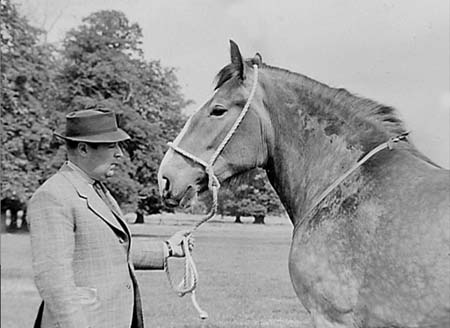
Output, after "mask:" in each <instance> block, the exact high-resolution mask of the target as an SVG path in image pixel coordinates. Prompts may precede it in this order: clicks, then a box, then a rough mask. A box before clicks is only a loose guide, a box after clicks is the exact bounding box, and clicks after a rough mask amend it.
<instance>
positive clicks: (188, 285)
mask: <svg viewBox="0 0 450 328" xmlns="http://www.w3.org/2000/svg"><path fill="white" fill-rule="evenodd" d="M253 69H254V78H253V85H252V89H251V91H250V95H249V97H248V99H247V102H246V104H245V106H244V108H243V109H242V111H241V113H240V114H239V116H238V117H237V119H236V121H235V122H234V124H233V126H232V127H231V129H230V131H228V134H227V135H226V136H225V138H224V139H223V140H222V142H221V143H220V145H219V147H217V149H216V151H215V152H214V154H213V155H212V157H211V159H210V160H209V162H205V161H204V160H202V159H201V158H199V157H197V156H195V155H193V154H191V153H189V152H187V151H185V150H184V149H182V148H180V147H178V143H179V141H180V140H181V139H182V137H183V136H184V134H185V133H186V131H187V128H188V126H189V124H190V121H191V118H192V116H191V117H190V118H189V119H188V121H187V122H186V124H185V126H184V127H183V129H182V130H181V132H180V134H179V135H178V136H177V137H176V138H175V141H174V142H173V143H172V142H169V143H168V145H169V147H170V148H171V149H172V150H174V151H176V152H178V153H179V154H181V155H183V156H184V157H187V158H189V159H190V160H192V161H194V162H195V163H197V164H200V165H201V166H203V167H204V168H205V172H206V174H207V175H208V189H209V190H210V191H211V192H212V195H213V202H212V206H211V210H210V211H209V213H208V214H207V216H206V217H204V218H203V219H202V220H200V221H199V222H197V223H196V224H195V225H194V227H193V228H192V229H191V230H190V232H189V234H188V236H190V235H192V234H193V233H194V232H195V231H196V230H197V229H198V228H199V227H200V226H201V225H202V224H203V223H205V222H207V221H208V220H210V219H211V218H212V217H214V216H215V214H216V212H217V203H218V193H219V188H220V183H219V179H218V178H217V177H216V175H215V174H214V169H213V166H214V163H215V162H216V160H217V158H218V157H219V155H220V153H221V152H222V151H223V149H224V148H225V146H226V145H227V143H228V142H229V141H230V139H231V137H232V136H233V135H234V133H235V132H236V130H237V128H238V127H239V125H240V124H241V122H242V120H243V119H244V116H245V114H246V113H247V112H248V110H249V108H250V104H251V101H252V99H253V97H254V95H255V92H256V86H257V83H258V65H253ZM202 107H203V106H202ZM202 107H200V108H202ZM181 246H182V247H183V250H184V254H185V268H184V277H183V280H182V281H181V282H180V283H179V284H178V286H175V284H174V282H173V280H172V277H171V276H170V272H169V263H168V258H166V259H165V260H164V271H165V272H166V275H167V279H168V280H169V284H170V286H171V287H172V289H173V290H174V291H175V292H176V293H177V294H178V296H180V297H183V296H184V295H186V294H188V293H190V294H191V301H192V304H193V305H194V307H195V309H196V310H197V311H198V313H199V315H200V318H201V319H207V318H208V313H206V311H204V310H202V308H201V307H200V306H199V304H198V302H197V299H196V297H195V289H196V288H197V284H198V272H197V268H196V266H195V263H194V259H193V258H192V255H191V252H190V251H189V245H188V240H187V237H185V238H184V239H183V241H182V243H181Z"/></svg>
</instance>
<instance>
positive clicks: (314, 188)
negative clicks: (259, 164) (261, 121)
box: [268, 88, 362, 225]
mask: <svg viewBox="0 0 450 328" xmlns="http://www.w3.org/2000/svg"><path fill="white" fill-rule="evenodd" d="M284 90H286V88H284ZM273 96H274V97H275V98H276V97H280V98H279V99H272V100H273V104H272V105H273V106H272V108H271V110H270V115H271V121H272V125H273V128H274V131H275V140H274V145H273V147H272V148H273V153H272V154H271V162H270V163H269V165H268V176H269V179H270V180H271V182H272V184H273V186H274V188H275V190H276V191H277V193H278V195H279V196H280V199H281V201H282V203H283V204H284V206H285V207H286V209H287V211H288V214H289V217H290V218H291V221H292V222H293V224H294V225H295V224H296V223H297V221H298V220H301V219H302V218H303V216H304V215H305V214H306V212H307V211H309V210H310V209H311V207H312V206H313V204H314V202H315V201H316V200H317V198H318V197H319V195H320V194H321V193H322V192H323V191H324V190H325V189H326V188H328V187H329V186H330V185H331V184H332V183H333V182H334V181H335V180H336V179H337V178H339V177H340V176H341V175H342V174H344V173H345V171H346V170H348V169H349V168H350V167H351V166H352V165H353V164H354V163H356V162H357V160H358V158H359V157H360V156H361V154H362V151H361V150H360V147H351V146H350V145H349V144H348V142H347V139H348V138H347V136H345V135H342V136H337V135H336V134H333V133H330V131H328V130H327V127H328V126H329V125H327V124H324V123H323V122H319V121H318V120H317V119H316V118H314V117H311V116H309V115H308V114H307V113H306V110H305V108H304V106H305V104H302V103H300V102H299V99H298V98H295V96H293V94H292V93H289V92H286V91H282V90H279V91H277V92H276V93H275V94H274V95H273ZM280 104H282V105H281V107H280ZM269 106H270V105H269Z"/></svg>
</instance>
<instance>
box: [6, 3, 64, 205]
mask: <svg viewBox="0 0 450 328" xmlns="http://www.w3.org/2000/svg"><path fill="white" fill-rule="evenodd" d="M0 15H1V33H0V36H1V53H2V61H1V80H2V90H1V92H2V102H1V106H2V107H1V109H2V115H1V122H2V132H1V133H2V134H1V138H2V173H3V176H2V197H8V196H12V195H13V194H14V195H15V196H14V197H19V198H20V199H21V200H25V199H27V198H28V197H29V196H30V195H31V193H33V191H34V190H35V189H36V188H37V186H39V184H40V183H41V182H42V181H43V180H44V179H45V178H46V177H47V176H48V174H49V173H48V172H49V170H48V166H49V165H50V162H51V161H50V160H49V158H50V157H51V156H50V155H51V153H52V152H53V151H52V149H51V140H52V131H51V129H50V126H51V125H50V123H49V122H50V119H49V117H50V116H51V114H50V112H49V108H50V107H52V105H53V101H54V99H55V94H56V90H57V88H56V86H55V84H54V82H53V81H54V76H55V75H56V71H57V67H58V61H57V60H56V57H55V56H54V54H55V50H54V49H53V48H52V47H51V46H50V45H47V44H40V43H39V37H40V35H41V33H42V31H40V30H38V29H36V28H34V27H32V26H31V25H30V24H29V23H28V21H27V20H26V19H25V18H24V17H22V16H20V15H19V13H18V11H17V9H16V7H15V6H14V5H13V4H12V3H11V2H10V1H9V0H2V1H1V11H0Z"/></svg>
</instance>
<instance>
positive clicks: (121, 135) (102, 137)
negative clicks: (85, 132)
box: [53, 129, 130, 143]
mask: <svg viewBox="0 0 450 328" xmlns="http://www.w3.org/2000/svg"><path fill="white" fill-rule="evenodd" d="M53 134H54V135H55V136H57V137H60V138H62V139H65V140H72V141H79V142H91V143H109V142H120V141H125V140H128V139H130V136H129V135H128V134H127V133H126V132H125V131H124V130H122V129H117V130H116V131H112V132H105V133H100V134H96V135H91V136H75V137H74V136H67V135H65V134H64V133H63V132H61V133H58V132H53Z"/></svg>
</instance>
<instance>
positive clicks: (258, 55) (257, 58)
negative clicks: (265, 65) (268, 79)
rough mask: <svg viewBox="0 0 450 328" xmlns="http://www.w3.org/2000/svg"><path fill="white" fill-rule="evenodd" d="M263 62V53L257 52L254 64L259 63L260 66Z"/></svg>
mask: <svg viewBox="0 0 450 328" xmlns="http://www.w3.org/2000/svg"><path fill="white" fill-rule="evenodd" d="M262 62H263V61H262V56H261V54H260V53H259V52H257V53H256V54H255V57H253V58H252V64H253V65H257V66H258V67H260V66H261V64H262Z"/></svg>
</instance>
